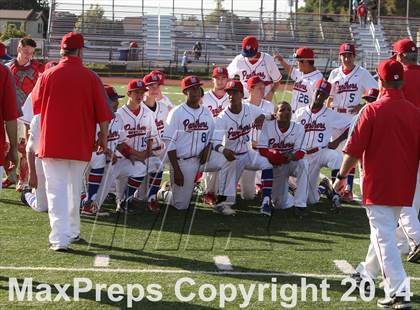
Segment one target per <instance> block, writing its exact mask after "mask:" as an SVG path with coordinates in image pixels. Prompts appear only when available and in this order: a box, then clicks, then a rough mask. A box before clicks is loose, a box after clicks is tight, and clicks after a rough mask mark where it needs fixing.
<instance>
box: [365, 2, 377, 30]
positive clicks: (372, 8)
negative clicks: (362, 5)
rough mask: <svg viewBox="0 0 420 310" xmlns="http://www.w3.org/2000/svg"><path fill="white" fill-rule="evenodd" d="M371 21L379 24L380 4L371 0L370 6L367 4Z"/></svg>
mask: <svg viewBox="0 0 420 310" xmlns="http://www.w3.org/2000/svg"><path fill="white" fill-rule="evenodd" d="M366 6H367V11H368V17H369V21H370V22H372V23H374V24H376V22H377V11H378V4H377V3H376V0H370V1H369V4H366Z"/></svg>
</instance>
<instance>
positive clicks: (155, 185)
mask: <svg viewBox="0 0 420 310" xmlns="http://www.w3.org/2000/svg"><path fill="white" fill-rule="evenodd" d="M162 174H163V171H160V172H157V173H149V179H150V188H149V199H148V201H151V200H152V199H153V200H156V194H157V192H158V191H159V187H160V182H161V181H162Z"/></svg>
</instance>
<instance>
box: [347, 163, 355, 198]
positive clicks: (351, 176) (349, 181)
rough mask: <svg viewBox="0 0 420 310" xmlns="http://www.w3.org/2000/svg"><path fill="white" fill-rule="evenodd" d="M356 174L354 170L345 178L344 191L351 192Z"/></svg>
mask: <svg viewBox="0 0 420 310" xmlns="http://www.w3.org/2000/svg"><path fill="white" fill-rule="evenodd" d="M355 172H356V168H353V169H351V170H350V173H349V175H348V176H347V185H346V190H347V191H350V192H352V191H353V181H354V174H355Z"/></svg>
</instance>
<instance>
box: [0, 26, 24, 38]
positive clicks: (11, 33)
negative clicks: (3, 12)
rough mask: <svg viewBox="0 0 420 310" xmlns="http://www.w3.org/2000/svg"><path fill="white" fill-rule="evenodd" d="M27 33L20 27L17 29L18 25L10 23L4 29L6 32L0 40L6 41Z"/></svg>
mask: <svg viewBox="0 0 420 310" xmlns="http://www.w3.org/2000/svg"><path fill="white" fill-rule="evenodd" d="M25 35H26V34H25V32H24V31H22V30H20V29H17V28H16V25H14V24H10V25H7V28H6V30H5V31H4V33H3V34H1V36H0V41H2V42H4V41H6V40H8V39H10V38H23V37H24V36H25Z"/></svg>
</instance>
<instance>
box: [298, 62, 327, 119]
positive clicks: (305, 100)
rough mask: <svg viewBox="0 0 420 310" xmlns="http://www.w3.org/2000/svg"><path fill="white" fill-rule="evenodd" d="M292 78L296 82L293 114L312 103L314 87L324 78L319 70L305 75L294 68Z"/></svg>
mask: <svg viewBox="0 0 420 310" xmlns="http://www.w3.org/2000/svg"><path fill="white" fill-rule="evenodd" d="M290 78H291V79H292V80H294V81H295V83H294V84H293V94H292V102H291V103H290V105H291V106H292V113H295V112H296V111H297V109H299V108H302V107H305V106H307V105H308V104H309V103H310V102H311V101H312V96H313V93H314V85H315V83H316V82H317V81H318V80H322V79H323V78H324V76H323V75H322V73H321V72H319V71H318V70H315V71H313V72H310V73H307V74H303V73H302V72H301V71H299V70H298V69H296V68H293V71H292V74H291V75H290Z"/></svg>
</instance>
